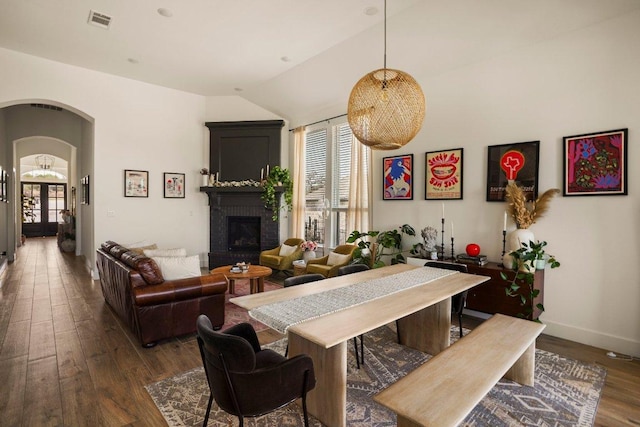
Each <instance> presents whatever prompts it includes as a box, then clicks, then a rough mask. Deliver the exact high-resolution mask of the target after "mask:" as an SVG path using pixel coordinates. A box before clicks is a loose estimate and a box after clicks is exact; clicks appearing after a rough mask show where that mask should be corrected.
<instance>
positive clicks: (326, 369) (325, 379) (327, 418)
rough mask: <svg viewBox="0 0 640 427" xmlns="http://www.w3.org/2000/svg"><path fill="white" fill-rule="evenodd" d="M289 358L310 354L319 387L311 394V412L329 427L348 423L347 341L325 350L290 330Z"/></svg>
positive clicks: (308, 401) (340, 426) (342, 426)
mask: <svg viewBox="0 0 640 427" xmlns="http://www.w3.org/2000/svg"><path fill="white" fill-rule="evenodd" d="M288 337H289V357H290V358H291V357H293V356H295V355H298V354H308V355H309V356H311V359H312V360H313V368H314V372H315V377H316V387H315V388H314V389H313V390H311V391H310V392H309V393H308V394H307V408H308V410H309V413H310V414H311V415H313V416H314V417H316V418H317V419H318V420H319V421H320V422H322V424H324V425H326V426H329V427H345V426H346V424H347V342H346V341H345V342H342V343H340V344H338V345H335V346H333V347H330V348H325V347H323V346H320V345H318V344H316V343H314V342H311V341H309V340H307V339H306V338H303V337H301V336H299V335H296V334H295V333H293V332H291V331H289V333H288Z"/></svg>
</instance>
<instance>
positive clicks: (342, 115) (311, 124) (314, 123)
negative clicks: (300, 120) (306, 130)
mask: <svg viewBox="0 0 640 427" xmlns="http://www.w3.org/2000/svg"><path fill="white" fill-rule="evenodd" d="M346 115H347V113H344V114H340V115H338V116H333V117H329V118H328V119H324V120H318V121H317V122H313V123H307V124H306V125H302V126H304V127H307V126H313V125H317V124H318V123H322V122H328V121H330V120H333V119H337V118H338V117H344V116H346ZM297 127H300V126H297ZM294 130H296V128H294V129H289V132H293V131H294Z"/></svg>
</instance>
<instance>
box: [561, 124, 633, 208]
mask: <svg viewBox="0 0 640 427" xmlns="http://www.w3.org/2000/svg"><path fill="white" fill-rule="evenodd" d="M563 140H564V151H563V160H564V162H563V171H564V173H563V177H564V180H563V181H564V185H563V188H562V194H563V195H564V196H616V195H626V194H627V191H628V190H627V129H617V130H610V131H605V132H596V133H587V134H583V135H573V136H565V137H564V138H563Z"/></svg>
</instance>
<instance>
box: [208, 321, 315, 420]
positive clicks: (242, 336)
mask: <svg viewBox="0 0 640 427" xmlns="http://www.w3.org/2000/svg"><path fill="white" fill-rule="evenodd" d="M196 328H197V339H198V347H199V348H200V356H201V357H202V363H203V365H204V371H205V374H206V376H207V382H208V383H209V389H210V393H211V394H210V395H209V404H208V405H207V412H206V414H205V417H204V423H203V427H206V426H207V423H208V421H209V413H210V411H211V405H212V403H213V400H214V399H215V401H216V403H217V404H218V406H220V408H221V409H222V410H224V411H226V412H228V413H229V414H232V415H236V416H237V417H238V420H239V422H240V427H242V426H243V425H244V417H256V416H259V415H264V414H266V413H269V412H272V411H274V410H275V409H278V408H280V407H282V406H284V405H286V404H288V403H290V402H292V401H294V400H296V399H302V413H303V416H304V425H305V426H306V427H308V425H309V415H308V413H307V393H308V392H309V391H310V390H313V389H314V388H315V385H316V378H315V373H314V369H313V360H312V359H311V357H309V356H308V355H305V354H300V355H297V356H295V357H292V358H291V359H287V358H286V357H284V356H282V355H280V354H279V353H276V352H275V351H273V350H269V349H262V348H260V344H259V342H258V337H257V335H256V332H255V330H254V329H253V326H251V324H249V323H240V324H238V325H235V326H232V327H230V328H229V329H226V330H225V331H223V332H218V331H214V330H213V328H212V327H211V321H210V320H209V318H208V317H207V316H206V315H204V314H201V315H200V316H199V317H198V319H197V321H196Z"/></svg>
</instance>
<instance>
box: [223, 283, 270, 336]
mask: <svg viewBox="0 0 640 427" xmlns="http://www.w3.org/2000/svg"><path fill="white" fill-rule="evenodd" d="M234 288H235V289H234V291H235V293H234V294H231V295H229V293H228V292H227V297H226V298H227V302H226V304H225V306H224V325H222V330H224V329H227V328H228V327H230V326H233V325H237V324H238V323H242V322H248V323H251V325H253V328H254V329H255V330H256V331H262V330H264V329H267V326H266V325H264V324H263V323H260V322H258V321H257V320H254V319H253V318H251V317H250V316H249V314H248V313H247V310H245V309H244V308H242V307H238V306H237V305H235V304H234V303H231V302H229V298H234V297H239V296H242V295H249V281H248V280H238V281H236V284H235V286H234ZM281 288H282V285H279V284H276V283H273V282H271V281H267V280H265V281H264V291H265V292H268V291H272V290H274V289H281Z"/></svg>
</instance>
